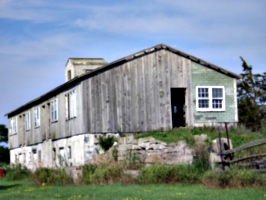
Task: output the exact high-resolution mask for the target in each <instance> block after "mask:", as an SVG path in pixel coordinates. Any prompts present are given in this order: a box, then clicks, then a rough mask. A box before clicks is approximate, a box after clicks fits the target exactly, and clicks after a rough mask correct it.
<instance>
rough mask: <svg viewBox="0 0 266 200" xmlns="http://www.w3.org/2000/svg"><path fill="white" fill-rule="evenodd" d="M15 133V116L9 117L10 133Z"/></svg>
mask: <svg viewBox="0 0 266 200" xmlns="http://www.w3.org/2000/svg"><path fill="white" fill-rule="evenodd" d="M16 133H17V117H13V118H11V119H10V135H13V134H16Z"/></svg>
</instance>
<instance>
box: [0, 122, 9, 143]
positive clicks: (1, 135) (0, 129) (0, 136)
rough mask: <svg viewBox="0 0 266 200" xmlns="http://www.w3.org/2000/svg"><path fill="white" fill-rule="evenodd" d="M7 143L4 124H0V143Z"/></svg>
mask: <svg viewBox="0 0 266 200" xmlns="http://www.w3.org/2000/svg"><path fill="white" fill-rule="evenodd" d="M7 141H8V130H7V128H6V126H5V125H4V124H0V142H7Z"/></svg>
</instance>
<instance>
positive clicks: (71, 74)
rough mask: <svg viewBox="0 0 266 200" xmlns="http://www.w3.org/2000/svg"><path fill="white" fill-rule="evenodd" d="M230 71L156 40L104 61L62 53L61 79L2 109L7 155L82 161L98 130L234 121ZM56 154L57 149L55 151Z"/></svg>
mask: <svg viewBox="0 0 266 200" xmlns="http://www.w3.org/2000/svg"><path fill="white" fill-rule="evenodd" d="M238 78H239V76H238V75H237V74H234V73H232V72H230V71H227V70H225V69H223V68H220V67H217V66H215V65H213V64H211V63H208V62H206V61H203V60H201V59H199V58H196V57H194V56H191V55H189V54H186V53H184V52H181V51H179V50H176V49H174V48H171V47H169V46H167V45H164V44H160V45H156V46H154V47H151V48H148V49H145V50H142V51H140V52H137V53H134V54H132V55H129V56H126V57H124V58H121V59H119V60H117V61H114V62H112V63H106V62H105V61H104V59H101V58H70V59H68V61H67V63H66V67H65V79H66V82H65V83H64V84H62V85H60V86H58V87H56V88H55V89H53V90H51V91H49V92H47V93H46V94H43V95H42V96H40V97H38V98H36V99H34V100H32V101H30V102H28V103H26V104H25V105H22V106H21V107H19V108H17V109H15V110H13V111H11V112H9V113H7V114H6V115H7V117H8V120H9V148H10V154H11V157H10V160H11V162H12V163H15V162H20V163H23V164H25V165H26V166H27V167H28V168H35V167H38V166H47V167H54V166H60V165H61V166H62V165H64V163H63V162H62V159H60V156H61V157H62V158H64V160H65V161H66V162H67V163H69V164H70V165H72V166H79V165H82V164H84V163H86V162H89V161H90V160H91V159H92V157H93V155H94V154H95V147H96V146H97V139H95V135H97V134H101V133H110V134H115V133H118V132H124V133H135V132H147V131H153V130H160V131H165V130H170V129H173V128H177V127H190V126H203V125H219V124H220V123H223V122H228V123H230V124H232V125H234V124H236V123H237V121H238V115H237V97H236V94H237V88H236V80H237V79H238ZM58 155H60V156H58Z"/></svg>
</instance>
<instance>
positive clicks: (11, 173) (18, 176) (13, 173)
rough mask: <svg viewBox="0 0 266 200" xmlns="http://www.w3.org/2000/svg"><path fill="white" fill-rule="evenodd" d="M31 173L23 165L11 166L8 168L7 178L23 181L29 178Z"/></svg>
mask: <svg viewBox="0 0 266 200" xmlns="http://www.w3.org/2000/svg"><path fill="white" fill-rule="evenodd" d="M30 175H31V172H30V171H29V170H28V169H27V168H26V167H24V166H23V165H21V164H11V165H7V167H6V178H7V179H8V180H13V181H15V180H23V179H27V178H29V177H30Z"/></svg>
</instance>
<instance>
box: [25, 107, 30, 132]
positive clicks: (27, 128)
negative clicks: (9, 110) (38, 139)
mask: <svg viewBox="0 0 266 200" xmlns="http://www.w3.org/2000/svg"><path fill="white" fill-rule="evenodd" d="M25 126H26V131H28V130H30V111H27V112H26V113H25Z"/></svg>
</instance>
